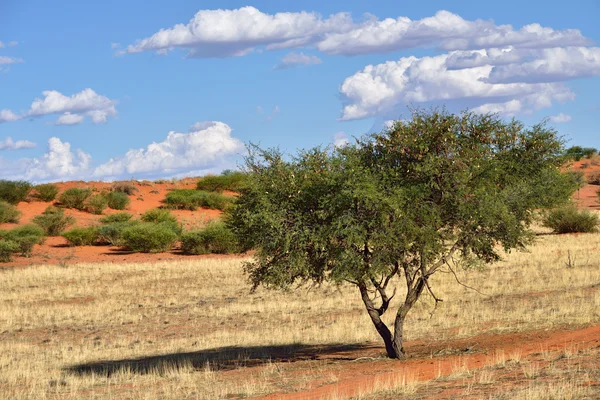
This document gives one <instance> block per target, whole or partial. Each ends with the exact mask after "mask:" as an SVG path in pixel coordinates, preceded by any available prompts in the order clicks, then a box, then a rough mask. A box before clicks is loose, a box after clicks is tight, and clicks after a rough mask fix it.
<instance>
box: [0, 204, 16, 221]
mask: <svg viewBox="0 0 600 400" xmlns="http://www.w3.org/2000/svg"><path fill="white" fill-rule="evenodd" d="M20 218H21V211H19V210H17V207H15V206H13V205H12V204H10V203H7V202H6V201H4V200H0V224H2V223H5V222H11V223H14V224H16V223H18V222H19V219H20Z"/></svg>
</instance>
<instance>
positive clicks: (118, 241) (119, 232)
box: [97, 221, 140, 246]
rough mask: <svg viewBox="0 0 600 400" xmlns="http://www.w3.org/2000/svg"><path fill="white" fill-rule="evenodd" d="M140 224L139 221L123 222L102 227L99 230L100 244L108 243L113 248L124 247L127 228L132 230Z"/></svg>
mask: <svg viewBox="0 0 600 400" xmlns="http://www.w3.org/2000/svg"><path fill="white" fill-rule="evenodd" d="M139 223H140V222H139V221H121V222H111V223H107V224H104V225H100V226H99V227H98V228H97V229H98V242H99V243H106V244H109V245H111V246H123V245H124V242H123V232H124V231H125V230H126V229H127V228H131V227H132V226H135V225H137V224H139Z"/></svg>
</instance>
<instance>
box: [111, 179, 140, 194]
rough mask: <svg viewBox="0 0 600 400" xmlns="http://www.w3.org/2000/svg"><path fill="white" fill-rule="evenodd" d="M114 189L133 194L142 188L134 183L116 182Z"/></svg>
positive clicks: (114, 190) (118, 191)
mask: <svg viewBox="0 0 600 400" xmlns="http://www.w3.org/2000/svg"><path fill="white" fill-rule="evenodd" d="M112 191H113V192H116V193H125V194H126V195H129V196H131V195H133V194H135V193H136V192H139V191H140V190H139V189H138V188H137V187H136V186H135V185H134V184H133V183H129V182H115V183H113V185H112Z"/></svg>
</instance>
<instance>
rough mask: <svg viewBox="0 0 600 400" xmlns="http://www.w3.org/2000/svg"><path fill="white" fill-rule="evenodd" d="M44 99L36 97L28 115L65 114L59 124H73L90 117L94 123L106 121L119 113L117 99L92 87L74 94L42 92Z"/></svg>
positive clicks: (54, 91)
mask: <svg viewBox="0 0 600 400" xmlns="http://www.w3.org/2000/svg"><path fill="white" fill-rule="evenodd" d="M42 94H43V95H44V98H43V99H40V98H36V99H35V100H34V101H33V103H31V108H30V109H29V111H28V113H27V115H28V116H32V117H36V116H42V115H50V114H63V115H61V116H60V117H59V118H58V119H57V121H56V124H57V125H73V124H74V123H80V122H81V121H83V119H84V117H89V118H90V119H91V120H92V122H93V123H94V124H99V123H104V122H106V121H107V117H109V116H111V117H114V116H116V115H117V110H116V109H115V105H116V101H114V100H110V99H109V98H108V97H106V96H102V95H99V94H97V93H96V92H95V91H93V90H92V89H89V88H88V89H84V90H82V91H81V92H79V93H75V94H74V95H72V96H65V95H63V94H62V93H60V92H58V91H56V90H47V91H44V92H42Z"/></svg>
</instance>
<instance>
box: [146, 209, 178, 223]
mask: <svg viewBox="0 0 600 400" xmlns="http://www.w3.org/2000/svg"><path fill="white" fill-rule="evenodd" d="M141 220H142V221H144V222H155V223H158V222H175V223H177V217H176V216H174V215H173V214H171V213H170V212H169V210H163V209H161V208H153V209H150V210H148V211H146V212H145V213H143V214H142V217H141Z"/></svg>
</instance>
